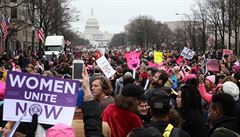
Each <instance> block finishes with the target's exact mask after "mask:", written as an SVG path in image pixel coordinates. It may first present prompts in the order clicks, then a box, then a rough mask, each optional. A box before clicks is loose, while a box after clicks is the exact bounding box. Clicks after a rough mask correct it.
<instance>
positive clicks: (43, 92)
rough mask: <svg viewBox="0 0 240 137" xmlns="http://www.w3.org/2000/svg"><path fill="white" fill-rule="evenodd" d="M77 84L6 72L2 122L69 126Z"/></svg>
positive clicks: (69, 81) (75, 98)
mask: <svg viewBox="0 0 240 137" xmlns="http://www.w3.org/2000/svg"><path fill="white" fill-rule="evenodd" d="M79 85H80V83H79V81H73V80H65V79H60V78H53V77H44V76H40V75H31V74H27V73H20V72H13V71H8V75H7V82H6V93H5V99H4V110H3V120H6V121H17V120H19V119H20V117H21V116H22V114H23V113H24V112H26V116H25V117H23V119H22V121H23V122H31V121H32V115H34V114H37V115H38V121H39V123H43V124H57V123H65V124H68V125H71V123H72V119H73V115H74V111H75V106H76V100H77V95H78V93H77V92H78V89H79Z"/></svg>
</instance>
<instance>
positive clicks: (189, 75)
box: [182, 74, 197, 83]
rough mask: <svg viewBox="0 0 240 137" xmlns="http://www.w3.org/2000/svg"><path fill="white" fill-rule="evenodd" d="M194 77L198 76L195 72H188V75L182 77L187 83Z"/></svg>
mask: <svg viewBox="0 0 240 137" xmlns="http://www.w3.org/2000/svg"><path fill="white" fill-rule="evenodd" d="M192 78H197V76H196V75H195V74H188V75H187V76H186V77H184V78H183V79H182V81H183V82H184V83H186V82H187V80H189V79H192Z"/></svg>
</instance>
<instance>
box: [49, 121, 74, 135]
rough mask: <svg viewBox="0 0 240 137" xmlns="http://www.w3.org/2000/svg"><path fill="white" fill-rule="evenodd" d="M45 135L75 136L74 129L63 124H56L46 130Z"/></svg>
mask: <svg viewBox="0 0 240 137" xmlns="http://www.w3.org/2000/svg"><path fill="white" fill-rule="evenodd" d="M47 137H76V131H75V129H74V128H73V127H70V126H67V125H65V124H57V125H55V126H53V127H51V128H49V129H48V130H47Z"/></svg>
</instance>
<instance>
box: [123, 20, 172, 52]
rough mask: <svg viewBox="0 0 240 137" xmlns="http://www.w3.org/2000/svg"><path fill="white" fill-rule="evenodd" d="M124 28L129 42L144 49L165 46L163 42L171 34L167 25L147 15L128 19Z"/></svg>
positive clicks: (165, 41) (166, 40)
mask: <svg viewBox="0 0 240 137" xmlns="http://www.w3.org/2000/svg"><path fill="white" fill-rule="evenodd" d="M125 30H126V34H127V35H128V41H129V43H130V44H132V45H136V46H139V47H141V48H144V49H149V48H152V47H155V48H158V49H159V48H165V47H163V44H164V43H165V45H166V44H167V42H168V38H169V37H168V35H169V34H171V30H170V29H169V28H168V26H167V25H165V24H162V23H161V22H157V21H155V20H154V19H152V18H151V17H148V16H139V17H137V18H134V19H132V20H130V23H129V24H127V25H126V26H125ZM169 43H170V42H169Z"/></svg>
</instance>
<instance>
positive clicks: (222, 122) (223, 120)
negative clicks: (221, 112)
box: [209, 116, 239, 136]
mask: <svg viewBox="0 0 240 137" xmlns="http://www.w3.org/2000/svg"><path fill="white" fill-rule="evenodd" d="M219 127H224V128H227V129H230V130H232V131H234V132H236V133H238V134H239V126H238V123H237V120H236V118H234V117H227V116H223V117H220V118H218V119H216V120H214V121H213V122H212V129H211V131H210V133H209V136H210V135H211V134H212V132H213V131H214V130H215V129H216V128H219Z"/></svg>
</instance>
